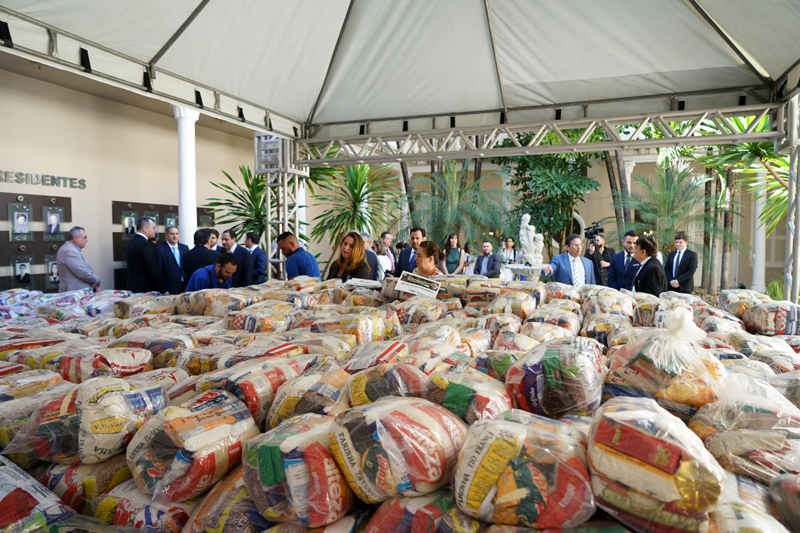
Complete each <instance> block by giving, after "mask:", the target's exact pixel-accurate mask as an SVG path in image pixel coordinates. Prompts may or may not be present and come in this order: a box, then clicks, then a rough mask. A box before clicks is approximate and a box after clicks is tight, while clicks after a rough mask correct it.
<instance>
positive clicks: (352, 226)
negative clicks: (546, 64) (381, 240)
mask: <svg viewBox="0 0 800 533" xmlns="http://www.w3.org/2000/svg"><path fill="white" fill-rule="evenodd" d="M393 181H394V176H393V175H392V174H391V172H390V170H389V167H388V166H386V165H352V166H347V167H342V168H340V169H339V170H338V172H337V173H336V174H335V175H334V177H333V179H331V180H330V181H328V182H322V183H320V184H319V186H320V192H319V193H318V194H317V195H316V196H315V199H316V200H317V201H318V202H322V203H326V204H328V206H329V207H328V208H327V209H326V210H325V211H324V212H323V213H322V214H320V215H319V216H317V217H316V218H314V221H313V222H314V229H313V230H312V231H311V237H312V238H313V239H314V240H316V241H317V242H321V241H322V240H327V241H329V242H336V241H337V240H338V238H339V236H340V235H341V234H342V233H343V232H345V231H347V230H358V231H367V232H370V233H379V232H380V231H381V230H383V229H385V228H386V227H387V226H388V225H389V222H390V221H391V219H392V218H393V216H394V214H395V211H396V210H397V209H398V206H399V200H400V198H401V194H400V193H399V192H398V191H397V189H396V188H395V186H394V183H393Z"/></svg>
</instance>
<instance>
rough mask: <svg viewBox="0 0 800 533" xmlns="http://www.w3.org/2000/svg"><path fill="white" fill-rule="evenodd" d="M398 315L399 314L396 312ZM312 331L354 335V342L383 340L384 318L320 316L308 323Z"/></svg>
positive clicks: (359, 343) (362, 342)
mask: <svg viewBox="0 0 800 533" xmlns="http://www.w3.org/2000/svg"><path fill="white" fill-rule="evenodd" d="M398 315H399V314H398ZM308 327H310V328H311V331H312V332H313V333H336V334H342V333H346V334H350V335H355V337H356V344H358V345H361V344H364V343H365V342H372V341H380V340H383V334H384V332H385V331H386V325H385V323H384V320H383V319H382V318H380V317H377V316H362V315H339V316H336V317H331V318H320V319H317V320H311V321H309V323H308Z"/></svg>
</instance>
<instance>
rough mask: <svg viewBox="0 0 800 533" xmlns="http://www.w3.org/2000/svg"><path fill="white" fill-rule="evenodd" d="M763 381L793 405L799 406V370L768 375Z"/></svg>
mask: <svg viewBox="0 0 800 533" xmlns="http://www.w3.org/2000/svg"><path fill="white" fill-rule="evenodd" d="M765 381H766V382H767V383H769V384H770V385H772V387H773V388H774V389H775V390H777V391H778V392H780V393H781V395H783V397H784V398H786V399H787V400H789V401H790V402H792V404H793V405H794V406H795V407H800V370H794V371H792V372H785V373H783V374H776V375H773V376H768V377H766V378H765Z"/></svg>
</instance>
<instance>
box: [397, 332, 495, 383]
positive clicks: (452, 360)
mask: <svg viewBox="0 0 800 533" xmlns="http://www.w3.org/2000/svg"><path fill="white" fill-rule="evenodd" d="M479 331H486V330H479ZM486 335H487V336H488V335H489V333H488V331H487V332H486ZM469 359H470V356H469V354H468V353H466V352H464V351H462V350H460V349H459V348H458V347H457V346H454V345H453V344H450V343H448V342H443V343H441V344H433V345H431V346H428V347H427V348H423V349H422V350H417V351H416V352H414V353H412V354H411V355H409V356H408V357H406V358H404V359H403V364H406V365H411V366H414V367H416V368H418V369H419V370H420V371H422V373H423V374H426V375H430V374H432V373H433V372H437V371H439V370H447V369H449V368H450V367H454V366H457V365H459V364H461V363H463V362H466V361H468V360H469Z"/></svg>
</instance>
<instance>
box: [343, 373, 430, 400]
mask: <svg viewBox="0 0 800 533" xmlns="http://www.w3.org/2000/svg"><path fill="white" fill-rule="evenodd" d="M424 382H425V374H424V373H423V372H422V371H421V370H420V369H418V368H416V367H415V366H412V365H409V364H405V363H398V364H386V365H377V366H374V367H372V368H368V369H366V370H362V371H361V372H358V373H356V374H353V375H352V376H350V377H349V378H348V380H347V383H345V385H344V392H345V393H346V394H347V399H348V402H349V405H350V406H351V407H359V406H361V405H367V404H370V403H372V402H374V401H376V400H379V399H381V398H384V397H387V396H412V397H419V396H420V395H421V394H422V385H423V383H424Z"/></svg>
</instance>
